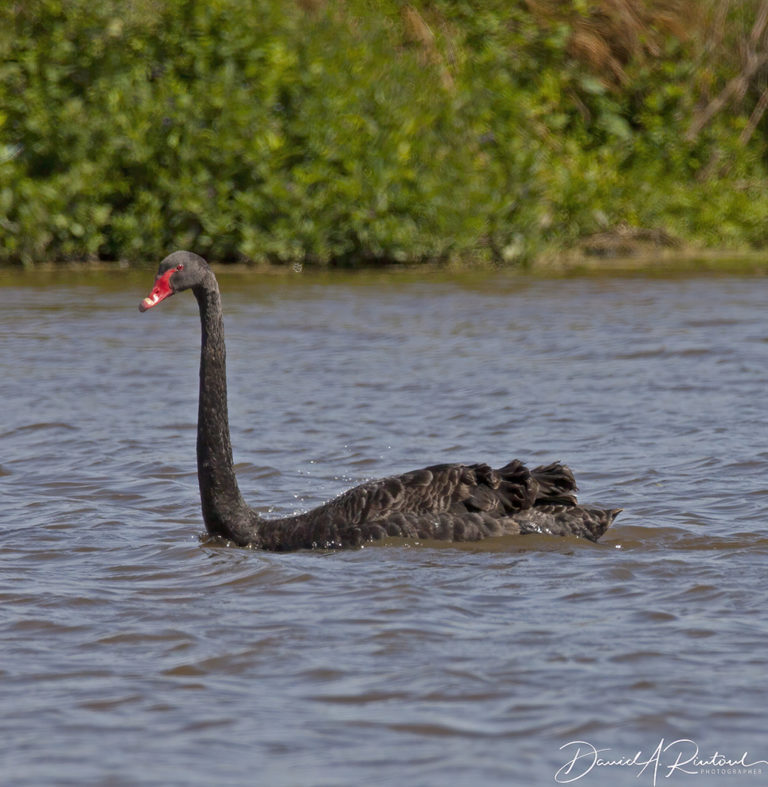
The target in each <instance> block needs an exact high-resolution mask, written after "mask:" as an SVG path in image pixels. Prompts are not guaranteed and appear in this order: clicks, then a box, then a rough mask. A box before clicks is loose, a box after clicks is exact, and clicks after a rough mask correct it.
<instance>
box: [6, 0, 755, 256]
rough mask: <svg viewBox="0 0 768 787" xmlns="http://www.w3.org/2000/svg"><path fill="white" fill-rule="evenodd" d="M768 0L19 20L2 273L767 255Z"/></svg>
mask: <svg viewBox="0 0 768 787" xmlns="http://www.w3.org/2000/svg"><path fill="white" fill-rule="evenodd" d="M766 28H768V2H766V0H743V1H740V2H736V0H734V1H733V2H728V0H717V1H716V0H592V1H590V0H562V1H558V0H512V1H510V0H507V1H505V2H502V0H487V2H483V3H471V2H468V0H431V1H429V2H427V1H426V0H425V1H423V2H413V3H401V2H396V0H379V1H378V2H375V1H374V0H339V1H338V2H331V0H100V1H99V2H96V3H94V2H92V0H23V2H22V1H21V0H19V1H18V2H14V0H9V1H8V2H5V3H3V4H2V6H0V260H2V261H6V262H14V263H21V264H25V265H30V264H34V263H35V262H40V261H44V260H46V261H47V260H96V259H105V260H114V259H121V260H144V259H148V258H157V257H159V256H162V255H164V254H165V253H167V252H168V251H170V250H172V249H174V248H178V247H186V248H190V249H194V250H195V251H197V252H199V253H201V254H203V255H206V256H208V257H210V258H212V259H215V260H223V261H227V260H243V261H257V262H273V263H290V264H295V263H301V264H319V265H328V264H333V265H359V264H370V263H374V262H418V261H424V260H430V261H447V260H484V261H490V262H494V263H498V264H523V263H526V262H528V261H530V260H531V259H533V258H535V257H536V256H537V255H539V254H541V253H542V252H545V251H547V250H552V249H563V248H567V247H569V246H570V245H572V244H574V243H577V242H580V241H582V240H583V239H585V238H593V239H598V240H599V239H600V238H601V237H603V238H606V237H608V238H610V237H612V236H632V235H633V234H634V235H637V236H647V237H650V238H653V239H655V240H657V241H659V242H662V243H665V242H669V243H673V242H680V241H681V242H684V243H689V244H694V245H698V246H717V247H723V248H732V249H735V248H748V247H756V246H760V245H763V244H765V242H766V236H767V235H768V223H766V220H765V217H766V214H767V213H768V189H767V188H766V185H768V181H767V177H766V175H767V172H766V166H767V164H768V149H767V147H766V139H768V137H767V136H766V131H767V130H768V126H767V124H768V119H767V118H766V117H764V112H765V109H766V106H768V33H767V29H766Z"/></svg>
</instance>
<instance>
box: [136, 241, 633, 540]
mask: <svg viewBox="0 0 768 787" xmlns="http://www.w3.org/2000/svg"><path fill="white" fill-rule="evenodd" d="M187 289H191V290H192V292H193V294H194V296H195V298H196V299H197V302H198V306H199V308H200V321H201V332H202V342H201V350H200V398H199V404H198V420H197V475H198V481H199V485H200V500H201V503H202V511H203V520H204V521H205V526H206V529H207V531H208V532H209V533H210V534H211V535H212V536H217V537H220V538H223V539H226V540H227V541H231V542H234V543H235V544H237V545H239V546H250V547H254V548H258V549H268V550H275V551H283V550H291V549H312V548H339V547H354V546H359V545H361V544H363V543H365V542H366V541H370V540H374V539H380V538H384V537H387V536H395V537H404V538H418V539H440V540H445V541H478V540H480V539H483V538H487V537H489V536H501V535H509V534H525V533H542V534H551V535H558V536H564V535H573V536H578V537H582V538H587V539H589V540H591V541H597V540H598V539H599V538H600V536H602V535H603V533H604V532H605V531H606V530H607V529H608V527H609V526H610V525H611V523H612V522H613V520H614V518H615V517H616V515H617V514H618V513H619V512H620V511H621V509H601V508H596V507H592V506H583V505H579V504H577V502H576V494H575V493H576V484H575V482H574V478H573V474H572V473H571V471H570V469H569V468H568V467H566V466H565V465H561V464H557V463H555V464H550V465H547V466H543V467H537V468H534V469H533V470H528V468H527V467H525V465H523V464H522V462H519V461H518V460H513V461H512V462H509V464H507V465H505V466H504V467H501V468H499V469H496V470H494V469H492V468H491V467H489V466H488V465H486V464H442V465H434V466H432V467H426V468H423V469H421V470H415V471H413V472H410V473H405V474H403V475H399V476H391V477H388V478H383V479H379V480H376V481H368V482H366V483H364V484H361V485H360V486H356V487H354V488H353V489H350V490H349V491H347V492H344V493H343V494H341V495H340V496H339V497H337V498H335V499H334V500H331V501H330V502H328V503H325V504H324V505H321V506H319V507H318V508H315V509H312V510H311V511H307V512H305V513H302V514H296V515H294V516H289V517H283V518H279V519H265V518H263V517H262V516H261V515H260V514H258V513H257V512H256V511H254V510H253V509H252V508H250V507H249V506H248V505H247V504H246V503H245V501H244V500H243V498H242V496H241V494H240V490H239V488H238V485H237V479H236V477H235V471H234V463H233V460H232V446H231V442H230V435H229V420H228V415H227V382H226V349H225V345H224V327H223V320H222V309H221V297H220V294H219V287H218V283H217V282H216V277H215V276H214V274H213V271H212V270H211V269H210V267H209V266H208V264H207V263H206V262H205V260H204V259H203V258H202V257H199V256H198V255H196V254H192V253H191V252H186V251H177V252H174V253H173V254H170V255H169V256H168V257H166V258H165V259H164V260H163V261H162V262H161V263H160V267H159V270H158V273H157V276H156V278H155V285H154V287H153V289H152V291H151V293H150V294H149V295H148V296H147V297H146V298H144V300H143V301H142V302H141V303H140V304H139V310H140V311H142V312H143V311H146V310H147V309H150V308H152V307H153V306H156V305H157V304H158V303H160V302H161V301H163V300H165V299H166V298H168V297H169V296H171V295H173V294H174V293H176V292H180V291H182V290H187Z"/></svg>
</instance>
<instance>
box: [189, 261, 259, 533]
mask: <svg viewBox="0 0 768 787" xmlns="http://www.w3.org/2000/svg"><path fill="white" fill-rule="evenodd" d="M193 291H194V294H195V297H196V298H197V303H198V305H199V307H200V322H201V328H202V345H201V348H200V400H199V406H198V414H197V478H198V481H199V484H200V500H201V503H202V508H203V519H204V520H205V526H206V528H207V530H208V532H209V533H211V534H212V535H218V536H223V537H224V538H228V539H232V540H235V541H239V540H240V539H239V538H238V531H239V530H241V528H242V526H243V525H244V524H245V522H247V520H248V511H249V509H248V507H247V506H246V504H245V502H244V501H243V498H242V496H241V495H240V490H239V488H238V486H237V479H236V478H235V469H234V463H233V461H232V443H231V441H230V437H229V416H228V414H227V364H226V348H225V346H224V323H223V320H222V316H221V297H220V295H219V287H218V284H217V283H216V279H215V277H214V276H213V274H210V275H209V276H208V277H206V280H205V281H204V282H203V284H201V285H199V286H197V287H195V288H194V290H193Z"/></svg>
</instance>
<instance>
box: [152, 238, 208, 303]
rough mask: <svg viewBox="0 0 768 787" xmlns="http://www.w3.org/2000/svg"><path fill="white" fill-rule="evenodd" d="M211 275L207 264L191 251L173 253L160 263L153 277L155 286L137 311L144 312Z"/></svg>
mask: <svg viewBox="0 0 768 787" xmlns="http://www.w3.org/2000/svg"><path fill="white" fill-rule="evenodd" d="M210 275H211V269H210V268H209V267H208V263H207V262H206V261H205V260H204V259H203V258H202V257H200V256H198V255H197V254H193V253H192V252H191V251H174V252H173V254H169V255H168V256H167V257H166V258H165V259H164V260H163V261H162V262H161V263H160V267H159V268H158V270H157V276H155V286H154V287H153V288H152V292H150V293H149V295H147V297H146V298H144V300H142V301H141V303H140V304H139V311H140V312H145V311H146V310H147V309H151V308H152V307H153V306H157V304H158V303H160V301H164V300H165V299H166V298H168V297H170V296H171V295H173V294H174V293H177V292H181V291H182V290H188V289H190V287H194V286H195V285H197V284H201V283H202V282H203V280H204V279H205V278H206V277H208V276H210Z"/></svg>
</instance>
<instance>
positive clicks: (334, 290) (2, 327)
mask: <svg viewBox="0 0 768 787" xmlns="http://www.w3.org/2000/svg"><path fill="white" fill-rule="evenodd" d="M152 278H153V274H152V272H150V271H145V272H144V273H143V275H137V274H135V273H130V274H129V273H125V272H115V273H99V274H54V275H51V274H48V275H44V274H29V275H22V274H10V273H5V274H0V336H2V340H1V341H0V403H2V413H1V414H0V436H1V438H2V441H1V442H0V445H1V446H2V451H1V452H0V501H1V502H2V506H1V507H0V702H1V703H2V713H0V784H2V785H4V786H5V785H13V786H14V787H16V786H17V785H19V786H21V785H24V786H25V787H26V786H27V785H29V786H37V785H191V786H197V785H277V786H278V787H281V786H282V785H355V786H358V785H369V784H373V785H398V786H400V785H408V786H409V787H410V785H429V786H430V787H431V786H432V785H478V784H483V785H496V784H499V785H539V784H555V783H556V779H559V780H560V781H561V782H564V781H566V780H567V779H571V783H574V782H575V783H578V784H581V785H600V786H601V787H602V786H604V785H605V786H608V785H624V784H626V785H629V784H641V785H651V784H653V783H654V776H655V778H656V783H658V784H692V785H697V784H708V785H709V784H712V785H715V784H716V785H723V784H725V785H729V784H733V785H739V787H741V785H748V784H749V785H752V784H765V783H766V782H768V763H765V762H763V763H762V764H761V763H758V764H757V765H753V766H752V767H751V768H745V767H743V765H738V764H737V765H731V766H728V765H727V764H725V765H723V764H722V763H720V764H719V765H718V764H717V762H716V763H715V764H714V765H711V764H706V763H707V762H708V761H709V760H710V759H711V758H712V757H713V755H715V753H717V754H718V755H720V756H721V757H723V758H726V759H730V760H740V761H742V763H748V764H749V763H752V762H754V761H760V760H762V761H765V760H768V736H766V732H765V730H766V726H767V725H768V655H766V642H767V641H768V581H766V565H767V563H768V481H767V480H766V475H768V434H766V391H768V310H767V309H766V304H768V280H766V279H762V278H685V279H662V280H659V279H642V278H615V279H614V278H602V279H570V280H568V279H564V280H554V281H545V280H527V279H520V278H514V277H505V276H501V275H488V274H486V275H483V276H471V277H461V278H458V277H457V278H453V279H451V278H439V279H430V278H429V277H427V276H426V275H424V276H422V277H420V278H416V277H412V276H411V277H406V276H400V277H398V278H392V277H386V276H384V275H374V274H366V275H360V276H356V277H346V278H342V277H326V278H312V277H307V276H298V275H297V276H295V277H293V278H281V277H268V276H267V277H265V276H256V275H254V274H250V275H237V274H231V273H230V274H227V275H225V276H222V277H221V284H222V291H223V298H224V304H225V312H226V315H225V316H226V330H227V340H228V354H229V384H230V417H231V421H232V438H233V443H234V449H235V459H236V461H237V463H238V473H239V476H240V485H241V488H242V490H243V492H244V494H245V495H246V497H247V498H248V500H249V502H251V504H252V505H254V506H256V507H258V508H259V509H260V510H263V511H264V512H269V511H273V512H275V513H278V514H286V513H290V512H293V511H296V510H301V509H304V508H307V507H310V506H312V505H315V504H317V503H320V502H322V501H324V500H326V499H328V498H330V497H331V496H333V495H335V494H336V493H338V492H340V491H342V490H343V489H345V488H347V487H349V486H351V485H353V484H354V483H357V482H359V481H362V480H364V479H368V478H372V477H376V476H380V475H387V474H390V473H393V472H400V471H406V470H410V469H414V468H417V467H420V466H423V465H425V464H431V463H435V462H439V461H488V462H490V463H492V464H496V465H498V464H499V463H505V462H507V461H508V460H510V459H512V458H513V457H519V458H521V459H524V460H526V461H529V462H532V463H541V462H549V461H551V460H555V459H561V460H563V461H566V462H567V463H568V464H570V465H571V467H572V468H573V469H574V472H575V473H576V476H577V479H578V480H579V482H580V487H581V497H582V499H583V500H585V501H590V502H596V503H605V504H608V505H611V506H623V507H624V509H625V511H624V513H623V514H622V515H621V517H620V518H619V519H618V520H617V522H616V523H615V525H614V527H613V528H612V529H611V530H610V531H609V532H608V534H607V535H606V536H605V538H604V539H603V541H602V542H601V543H600V544H597V545H595V544H591V543H585V542H582V541H578V540H575V539H557V538H546V537H508V538H501V539H494V540H491V541H487V542H484V543H481V544H476V545H464V546H460V547H456V546H451V545H439V544H402V543H389V544H383V545H376V546H368V547H365V548H363V549H360V550H354V551H344V552H337V553H319V552H300V553H294V554H285V555H274V554H264V553H259V552H254V551H250V550H242V549H236V548H226V547H221V546H212V545H207V544H205V543H204V542H203V541H201V538H200V536H201V533H202V524H201V517H200V512H199V501H198V497H197V479H196V474H195V449H194V443H195V419H196V415H197V412H196V400H197V363H198V351H199V323H198V320H197V314H196V304H195V302H194V299H193V298H192V297H190V296H189V295H188V294H184V295H179V296H177V297H175V298H173V299H171V300H170V301H168V302H166V303H163V304H161V305H160V306H158V307H157V308H156V309H154V310H153V311H151V312H148V313H147V314H144V315H140V314H139V313H138V311H137V309H136V305H137V303H138V301H139V299H140V298H141V297H142V296H143V295H145V294H146V292H147V291H148V289H149V287H150V285H151V281H152ZM679 739H687V740H689V741H690V742H689V743H679V742H678V743H675V741H678V740H679ZM575 741H582V743H578V744H577V743H574V742H575ZM695 746H698V750H699V758H698V761H697V760H694V759H692V757H693V754H694V752H695V748H694V747H695ZM590 747H594V749H605V750H606V751H605V752H601V753H600V754H599V755H594V756H593V755H592V749H591V748H590ZM665 747H667V748H666V751H664V748H665ZM637 752H639V753H640V754H639V756H638V757H636V756H635V755H636V753H637ZM745 752H746V757H742V755H743V754H744V753H745ZM654 753H656V755H655V759H654ZM578 755H582V756H578ZM597 756H600V757H604V758H606V759H609V758H610V759H611V760H613V761H614V764H598V762H599V761H596V759H595V758H596V757H597ZM621 758H624V760H625V761H624V762H623V763H622V762H621ZM633 758H634V764H631V765H630V764H627V763H628V762H629V761H630V760H632V759H633ZM689 758H691V759H689ZM714 759H715V760H717V757H715V758H714ZM616 761H620V762H619V764H616ZM683 761H685V762H687V763H688V764H687V765H685V766H684V765H683ZM569 762H571V766H570V768H569V767H568V763H569ZM643 762H646V763H647V764H646V765H645V767H644V768H643V766H642V764H641V763H643ZM676 762H677V763H678V764H679V767H677V768H675V767H674V764H675V763H676ZM718 762H719V761H718ZM702 763H704V764H702ZM670 767H671V768H672V770H670ZM683 767H685V770H687V771H692V773H685V772H683ZM726 771H728V773H726ZM745 771H748V772H745ZM667 776H669V778H665V777H667Z"/></svg>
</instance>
